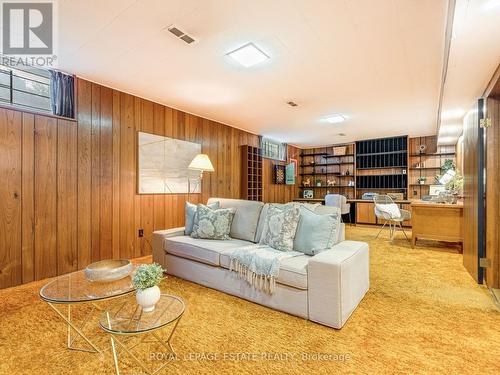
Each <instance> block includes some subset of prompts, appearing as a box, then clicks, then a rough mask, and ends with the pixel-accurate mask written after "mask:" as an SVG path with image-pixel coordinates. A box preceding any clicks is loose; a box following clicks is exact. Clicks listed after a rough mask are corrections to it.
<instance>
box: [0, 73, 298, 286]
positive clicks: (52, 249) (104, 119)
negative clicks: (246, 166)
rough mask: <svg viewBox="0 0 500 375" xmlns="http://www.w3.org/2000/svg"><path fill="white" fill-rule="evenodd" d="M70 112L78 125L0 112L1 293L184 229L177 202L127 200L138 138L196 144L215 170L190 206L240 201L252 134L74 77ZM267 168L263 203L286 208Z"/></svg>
mask: <svg viewBox="0 0 500 375" xmlns="http://www.w3.org/2000/svg"><path fill="white" fill-rule="evenodd" d="M77 105H78V111H77V112H78V116H77V121H70V120H62V119H58V118H54V117H50V116H43V115H35V114H31V113H26V112H21V111H17V110H10V109H1V108H0V155H1V157H0V181H1V184H0V288H5V287H9V286H14V285H18V284H21V283H26V282H29V281H33V280H38V279H43V278H46V277H51V276H55V275H60V274H64V273H67V272H71V271H74V270H77V269H81V268H84V267H85V266H86V265H88V264H89V263H91V262H94V261H97V260H100V259H106V258H119V257H120V258H133V257H139V256H143V255H147V254H150V253H151V247H150V245H149V244H150V240H151V234H152V232H153V231H154V230H158V229H165V228H172V227H177V226H182V225H183V224H184V202H185V200H186V195H184V194H175V195H173V194H171V195H163V194H158V195H138V194H136V191H137V188H136V168H137V167H136V154H137V151H136V144H137V132H138V131H144V132H149V133H155V134H159V135H164V136H168V137H174V138H178V139H183V140H188V141H193V142H200V143H201V144H202V151H203V152H204V153H207V154H208V155H209V157H210V159H211V160H212V162H213V164H214V167H215V172H213V173H206V174H205V175H204V179H203V186H202V194H199V195H194V196H193V197H192V200H193V201H202V202H206V200H207V199H208V198H209V197H228V198H239V194H240V168H241V166H240V150H239V146H240V145H244V144H249V145H253V146H257V145H258V136H256V135H254V134H251V133H248V132H245V131H242V130H239V129H236V128H232V127H229V126H226V125H223V124H220V123H217V122H214V121H210V120H207V119H204V118H201V117H198V116H195V115H191V114H188V113H184V112H182V111H179V110H175V109H172V108H169V107H166V106H163V105H160V104H157V103H153V102H150V101H148V100H144V99H141V98H138V97H135V96H132V95H129V94H125V93H122V92H119V91H116V90H113V89H110V88H107V87H104V86H101V85H98V84H95V83H91V82H88V81H85V80H83V79H78V82H77ZM289 152H290V155H291V156H294V155H296V154H297V153H298V149H295V148H293V147H290V149H289ZM273 163H274V162H273V161H271V160H265V161H264V181H263V188H264V191H263V197H264V200H265V201H266V202H286V201H290V200H292V199H293V198H294V197H295V196H296V191H295V187H290V186H285V185H273V184H272V174H271V172H272V165H273ZM141 228H142V229H144V235H145V237H144V238H139V237H138V230H139V229H141Z"/></svg>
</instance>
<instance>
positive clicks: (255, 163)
mask: <svg viewBox="0 0 500 375" xmlns="http://www.w3.org/2000/svg"><path fill="white" fill-rule="evenodd" d="M241 199H247V200H250V201H261V200H262V152H261V149H260V148H258V147H253V146H248V145H245V146H241Z"/></svg>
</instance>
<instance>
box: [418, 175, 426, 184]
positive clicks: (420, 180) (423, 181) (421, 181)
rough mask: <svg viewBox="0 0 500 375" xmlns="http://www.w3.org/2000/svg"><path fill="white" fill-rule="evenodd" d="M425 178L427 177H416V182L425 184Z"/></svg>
mask: <svg viewBox="0 0 500 375" xmlns="http://www.w3.org/2000/svg"><path fill="white" fill-rule="evenodd" d="M426 180H427V177H419V178H417V184H419V185H425V181H426Z"/></svg>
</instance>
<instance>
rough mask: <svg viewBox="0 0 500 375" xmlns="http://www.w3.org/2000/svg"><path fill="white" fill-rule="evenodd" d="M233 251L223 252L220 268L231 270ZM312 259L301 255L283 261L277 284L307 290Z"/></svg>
mask: <svg viewBox="0 0 500 375" xmlns="http://www.w3.org/2000/svg"><path fill="white" fill-rule="evenodd" d="M230 253H231V250H227V251H221V253H220V266H221V267H223V268H227V269H229V264H230V262H231V259H230V258H229V254H230ZM310 258H311V257H310V256H308V255H300V256H297V257H292V258H287V259H284V260H282V261H281V265H280V272H279V274H278V277H277V278H276V282H278V283H280V284H284V285H288V286H291V287H294V288H297V289H303V290H307V264H308V262H309V259H310Z"/></svg>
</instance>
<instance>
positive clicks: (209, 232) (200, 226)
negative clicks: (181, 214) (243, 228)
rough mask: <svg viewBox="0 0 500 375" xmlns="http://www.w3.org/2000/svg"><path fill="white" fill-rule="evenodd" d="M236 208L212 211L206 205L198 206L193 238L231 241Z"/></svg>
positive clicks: (192, 233)
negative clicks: (230, 234)
mask: <svg viewBox="0 0 500 375" xmlns="http://www.w3.org/2000/svg"><path fill="white" fill-rule="evenodd" d="M235 212H236V210H235V209H234V208H221V209H218V210H212V209H210V208H209V207H207V206H205V205H204V204H199V205H198V210H197V215H196V217H195V222H194V225H193V231H192V232H191V237H193V238H205V239H209V240H229V239H230V237H229V232H230V231H231V223H232V222H233V218H234V213H235Z"/></svg>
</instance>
